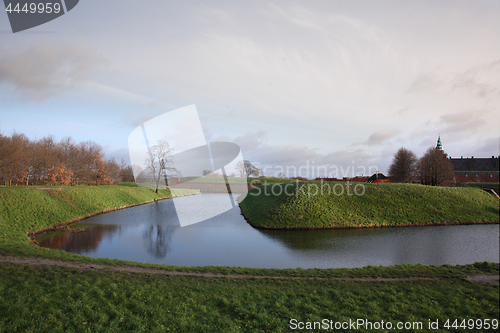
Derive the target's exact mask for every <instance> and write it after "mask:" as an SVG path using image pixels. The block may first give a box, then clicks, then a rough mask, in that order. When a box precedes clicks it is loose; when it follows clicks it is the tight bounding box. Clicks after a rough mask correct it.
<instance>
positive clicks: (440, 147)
mask: <svg viewBox="0 0 500 333" xmlns="http://www.w3.org/2000/svg"><path fill="white" fill-rule="evenodd" d="M436 149H437V150H441V151H442V152H444V148H443V144H442V143H441V134H440V135H439V136H438V141H437V145H436Z"/></svg>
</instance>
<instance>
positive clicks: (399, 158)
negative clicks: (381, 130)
mask: <svg viewBox="0 0 500 333" xmlns="http://www.w3.org/2000/svg"><path fill="white" fill-rule="evenodd" d="M417 163H418V159H417V156H416V155H415V154H414V153H413V152H412V151H410V150H408V149H406V148H403V147H401V148H399V150H398V151H397V153H396V154H395V155H394V158H393V159H392V163H391V165H390V167H389V178H390V179H391V182H394V183H412V182H413V181H414V180H415V179H416V177H417Z"/></svg>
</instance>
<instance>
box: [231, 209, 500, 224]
mask: <svg viewBox="0 0 500 333" xmlns="http://www.w3.org/2000/svg"><path fill="white" fill-rule="evenodd" d="M238 206H239V207H240V213H241V216H243V218H244V219H245V221H247V223H248V224H249V225H250V226H252V227H253V228H255V229H263V230H325V229H368V228H393V227H395V228H397V227H428V226H429V227H432V226H441V225H473V224H500V221H486V222H483V221H479V222H441V223H435V222H430V223H416V224H391V225H385V224H376V225H352V226H350V225H349V226H347V225H346V226H330V227H268V226H258V225H255V224H253V223H252V222H251V221H250V219H249V218H248V217H247V216H246V215H245V213H243V210H242V209H241V206H240V205H239V204H238Z"/></svg>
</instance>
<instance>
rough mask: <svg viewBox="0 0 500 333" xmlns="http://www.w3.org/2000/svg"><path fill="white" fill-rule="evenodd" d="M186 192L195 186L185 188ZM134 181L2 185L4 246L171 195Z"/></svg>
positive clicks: (0, 218) (1, 236)
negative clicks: (141, 185) (139, 184)
mask: <svg viewBox="0 0 500 333" xmlns="http://www.w3.org/2000/svg"><path fill="white" fill-rule="evenodd" d="M182 191H184V192H185V193H186V194H190V193H196V192H197V191H195V190H182ZM170 197H171V194H170V191H169V190H168V189H167V190H161V191H160V192H159V193H158V194H155V193H154V192H153V191H151V190H148V189H144V188H140V187H137V186H132V185H131V184H127V185H126V186H123V185H112V186H78V187H74V186H15V187H4V188H1V189H0V248H1V247H2V245H6V244H13V243H24V244H26V243H28V242H29V241H30V239H29V237H28V236H27V233H28V232H30V231H36V230H41V229H44V228H47V227H52V226H55V225H58V224H60V223H64V222H68V221H71V220H74V219H76V218H82V217H85V216H89V215H92V214H96V213H99V212H102V211H107V210H112V209H115V208H118V207H125V206H132V205H137V204H141V203H145V202H150V201H153V200H159V199H163V198H170Z"/></svg>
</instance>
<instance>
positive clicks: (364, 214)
mask: <svg viewBox="0 0 500 333" xmlns="http://www.w3.org/2000/svg"><path fill="white" fill-rule="evenodd" d="M313 184H316V185H317V186H318V187H320V186H321V183H320V182H307V183H298V185H297V184H293V185H292V184H289V185H288V186H289V187H288V188H287V190H288V193H293V195H291V196H288V195H286V194H285V193H284V191H282V192H283V193H282V194H281V195H278V196H276V195H272V194H271V195H269V194H270V193H271V192H272V190H274V193H280V188H279V187H281V188H284V187H285V186H287V185H285V184H281V185H268V186H267V188H266V187H263V186H261V187H259V188H256V189H254V190H252V191H251V192H249V195H247V198H246V199H245V200H243V201H242V202H241V204H240V206H241V209H242V211H243V213H244V215H245V216H246V218H247V219H248V220H249V221H250V222H251V223H252V224H253V225H254V226H257V227H264V228H266V227H267V228H315V227H327V228H328V227H358V226H365V227H368V226H377V225H386V226H389V225H411V224H428V223H445V222H447V223H476V222H492V221H497V222H498V219H499V218H498V216H499V201H498V199H497V198H496V197H495V196H493V195H491V194H488V193H486V192H485V191H483V190H481V189H478V188H449V187H431V186H423V185H410V184H364V186H365V190H366V192H365V194H364V195H360V196H357V195H348V194H347V184H346V183H329V185H330V186H334V185H335V184H337V185H336V186H337V187H336V188H335V191H336V193H337V194H340V193H341V187H342V188H343V189H344V194H343V195H339V196H338V195H335V194H333V191H334V189H333V187H331V191H332V193H330V195H328V187H326V185H324V187H323V195H321V192H320V191H321V189H319V193H318V195H313V194H314V193H315V192H316V191H317V189H316V187H314V186H313ZM324 184H327V183H326V182H325V183H324ZM355 185H356V183H354V184H352V183H351V185H350V187H349V188H350V189H349V193H351V194H352V193H354V186H355ZM272 186H274V189H273V188H272ZM302 186H303V187H302ZM309 186H310V193H311V195H310V196H308V187H309ZM297 188H299V191H297ZM300 189H301V190H300ZM357 190H358V193H361V191H362V190H361V187H358V189H357ZM266 193H267V194H268V195H266Z"/></svg>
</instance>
